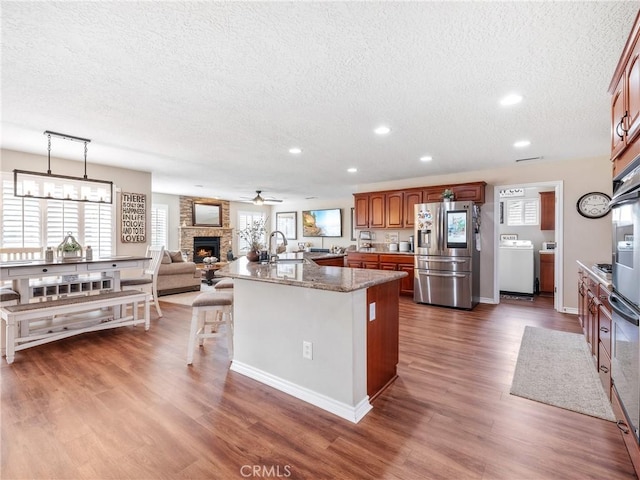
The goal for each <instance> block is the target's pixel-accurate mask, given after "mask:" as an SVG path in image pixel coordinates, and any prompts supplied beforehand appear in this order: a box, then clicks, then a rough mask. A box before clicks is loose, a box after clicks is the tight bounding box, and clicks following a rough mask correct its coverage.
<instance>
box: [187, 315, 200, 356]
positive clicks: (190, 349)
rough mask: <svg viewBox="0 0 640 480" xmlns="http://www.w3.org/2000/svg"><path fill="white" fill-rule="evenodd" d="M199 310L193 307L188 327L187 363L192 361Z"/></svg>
mask: <svg viewBox="0 0 640 480" xmlns="http://www.w3.org/2000/svg"><path fill="white" fill-rule="evenodd" d="M199 317H200V311H199V309H198V308H193V313H192V314H191V328H190V329H189V344H188V346H187V365H191V364H192V363H193V350H194V349H195V347H196V336H197V334H198V326H199V323H200V321H199V320H200V319H199Z"/></svg>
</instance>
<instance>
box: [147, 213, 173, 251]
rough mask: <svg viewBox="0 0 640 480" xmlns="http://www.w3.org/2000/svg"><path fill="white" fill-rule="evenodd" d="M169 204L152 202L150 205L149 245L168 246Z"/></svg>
mask: <svg viewBox="0 0 640 480" xmlns="http://www.w3.org/2000/svg"><path fill="white" fill-rule="evenodd" d="M168 238H169V206H168V205H161V204H154V205H152V206H151V245H158V246H161V245H162V246H164V248H165V249H166V248H167V247H168Z"/></svg>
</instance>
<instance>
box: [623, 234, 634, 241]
mask: <svg viewBox="0 0 640 480" xmlns="http://www.w3.org/2000/svg"><path fill="white" fill-rule="evenodd" d="M624 241H625V242H633V234H632V233H625V235H624Z"/></svg>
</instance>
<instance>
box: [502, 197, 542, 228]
mask: <svg viewBox="0 0 640 480" xmlns="http://www.w3.org/2000/svg"><path fill="white" fill-rule="evenodd" d="M539 224H540V199H538V198H521V199H518V200H507V225H509V226H512V227H517V226H529V225H539Z"/></svg>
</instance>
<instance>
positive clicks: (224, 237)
mask: <svg viewBox="0 0 640 480" xmlns="http://www.w3.org/2000/svg"><path fill="white" fill-rule="evenodd" d="M194 200H198V201H207V202H211V203H219V204H220V205H221V207H222V208H221V210H222V212H221V213H222V227H199V226H194V225H193V201H194ZM230 224H231V223H230V213H229V201H228V200H214V199H211V198H205V197H186V196H180V250H182V251H183V252H185V253H186V254H187V257H188V259H189V261H190V262H192V261H193V237H220V257H221V258H220V259H219V260H223V261H224V260H226V258H227V251H228V250H229V249H230V248H231V245H232V240H233V228H230V227H229V225H230Z"/></svg>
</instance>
